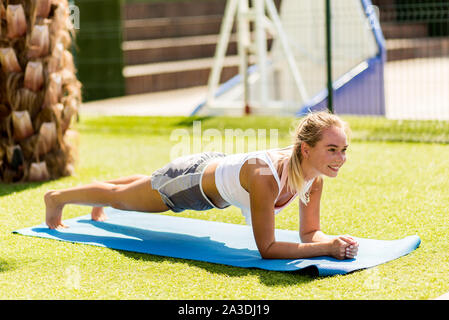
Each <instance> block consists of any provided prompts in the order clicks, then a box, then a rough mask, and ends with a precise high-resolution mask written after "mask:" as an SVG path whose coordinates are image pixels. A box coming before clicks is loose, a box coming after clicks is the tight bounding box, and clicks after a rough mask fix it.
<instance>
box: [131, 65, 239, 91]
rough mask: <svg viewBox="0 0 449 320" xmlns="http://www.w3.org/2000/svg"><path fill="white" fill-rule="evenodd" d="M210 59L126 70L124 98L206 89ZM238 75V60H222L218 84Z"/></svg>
mask: <svg viewBox="0 0 449 320" xmlns="http://www.w3.org/2000/svg"><path fill="white" fill-rule="evenodd" d="M213 61H214V59H213V58H202V59H192V60H183V61H175V62H160V63H149V64H143V65H135V66H126V67H125V68H124V69H123V76H124V77H125V83H126V94H127V95H130V94H140V93H147V92H157V91H164V90H172V89H178V88H189V87H194V86H203V85H207V82H208V80H209V73H210V71H211V69H212V65H213ZM237 73H238V56H228V57H226V58H225V61H224V65H223V71H222V73H221V79H220V82H221V83H222V82H225V81H226V80H229V79H230V78H232V77H233V76H234V75H236V74H237Z"/></svg>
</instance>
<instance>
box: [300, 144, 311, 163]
mask: <svg viewBox="0 0 449 320" xmlns="http://www.w3.org/2000/svg"><path fill="white" fill-rule="evenodd" d="M309 152H310V146H309V145H308V144H307V143H306V142H304V141H303V142H301V154H302V158H303V159H307V158H308V157H309Z"/></svg>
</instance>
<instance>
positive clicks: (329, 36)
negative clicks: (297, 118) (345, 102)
mask: <svg viewBox="0 0 449 320" xmlns="http://www.w3.org/2000/svg"><path fill="white" fill-rule="evenodd" d="M331 24H332V21H331V4H330V0H326V63H327V68H326V71H327V93H328V95H327V108H328V109H329V111H330V112H331V113H334V107H333V95H334V89H333V87H332V25H331Z"/></svg>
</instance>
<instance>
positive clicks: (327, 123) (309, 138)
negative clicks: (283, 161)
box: [287, 111, 350, 204]
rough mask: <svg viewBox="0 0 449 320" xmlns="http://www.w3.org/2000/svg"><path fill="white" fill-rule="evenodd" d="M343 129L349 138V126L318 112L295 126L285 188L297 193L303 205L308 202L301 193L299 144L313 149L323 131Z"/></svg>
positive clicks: (302, 177) (332, 116)
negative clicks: (334, 127)
mask: <svg viewBox="0 0 449 320" xmlns="http://www.w3.org/2000/svg"><path fill="white" fill-rule="evenodd" d="M333 126H336V127H340V128H343V129H344V130H345V132H346V134H347V136H348V137H349V135H350V129H349V125H348V124H347V123H346V122H345V121H343V120H342V119H341V118H340V117H339V116H337V115H335V114H332V113H330V112H329V111H318V112H312V113H309V114H307V116H305V117H304V118H303V119H301V121H300V123H299V124H298V125H297V127H296V129H295V131H294V134H293V151H292V155H291V157H290V159H289V160H288V180H287V187H288V189H289V190H290V192H295V191H296V192H298V194H299V196H300V199H301V201H302V202H303V203H304V204H307V203H308V202H309V199H308V194H304V193H303V192H302V190H303V188H304V183H305V180H304V174H303V172H302V169H301V163H302V160H303V157H302V153H301V143H302V142H305V143H307V144H308V145H309V146H310V147H314V146H315V145H316V144H317V143H318V142H319V141H320V140H321V139H322V137H323V131H324V130H325V129H327V128H330V127H333Z"/></svg>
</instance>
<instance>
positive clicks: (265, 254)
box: [259, 243, 275, 259]
mask: <svg viewBox="0 0 449 320" xmlns="http://www.w3.org/2000/svg"><path fill="white" fill-rule="evenodd" d="M272 245H273V243H271V244H270V245H268V246H265V247H263V248H259V253H260V256H261V257H262V259H274V258H275V257H274V255H273V252H272V250H270V248H271V246H272Z"/></svg>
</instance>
